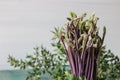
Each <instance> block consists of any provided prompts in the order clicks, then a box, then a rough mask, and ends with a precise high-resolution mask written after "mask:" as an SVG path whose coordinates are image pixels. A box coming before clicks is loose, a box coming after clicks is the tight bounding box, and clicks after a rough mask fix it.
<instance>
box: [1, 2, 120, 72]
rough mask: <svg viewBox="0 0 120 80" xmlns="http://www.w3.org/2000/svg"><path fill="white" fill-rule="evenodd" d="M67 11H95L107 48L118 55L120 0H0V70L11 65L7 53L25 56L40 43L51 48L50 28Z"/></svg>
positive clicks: (61, 23) (63, 18)
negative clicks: (104, 27)
mask: <svg viewBox="0 0 120 80" xmlns="http://www.w3.org/2000/svg"><path fill="white" fill-rule="evenodd" d="M70 11H73V12H75V13H77V14H78V15H81V14H82V13H84V12H86V13H87V14H88V16H90V15H91V14H92V13H93V12H95V14H96V16H98V17H99V18H100V20H99V22H98V27H99V28H100V30H101V31H102V28H103V26H106V28H107V35H106V38H105V45H106V47H107V49H111V50H112V52H113V53H115V54H116V55H118V56H119V57H120V54H119V52H120V43H119V41H120V32H119V31H120V0H99V1H98V0H0V70H9V69H13V68H12V67H10V66H9V64H8V63H7V58H8V55H12V56H14V57H16V58H23V59H24V58H25V55H27V54H32V53H33V51H34V50H33V48H34V47H36V46H40V45H41V44H43V45H44V46H45V47H47V48H48V49H50V50H51V49H52V47H51V46H50V43H51V38H52V33H51V32H50V31H51V30H53V29H54V27H63V26H64V24H65V23H66V22H67V20H66V17H68V16H69V12H70Z"/></svg>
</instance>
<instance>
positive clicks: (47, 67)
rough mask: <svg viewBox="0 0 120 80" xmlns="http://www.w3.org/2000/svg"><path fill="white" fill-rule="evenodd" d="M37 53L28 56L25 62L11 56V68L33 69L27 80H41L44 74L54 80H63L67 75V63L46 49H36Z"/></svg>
mask: <svg viewBox="0 0 120 80" xmlns="http://www.w3.org/2000/svg"><path fill="white" fill-rule="evenodd" d="M34 50H35V52H34V54H32V55H27V57H26V59H25V60H22V59H20V60H17V59H15V58H14V57H12V56H9V58H8V62H9V63H10V64H11V66H14V67H19V68H20V69H31V70H32V71H29V72H28V76H27V78H26V80H41V75H42V74H46V73H47V74H49V75H50V76H51V78H53V79H54V80H58V78H59V77H60V78H61V80H63V77H64V74H65V71H66V69H65V66H64V65H65V61H64V60H63V59H62V58H61V56H60V54H58V53H52V54H51V53H50V52H49V51H48V50H46V49H45V48H44V47H41V50H40V49H39V48H38V47H37V48H34ZM61 74H62V75H61Z"/></svg>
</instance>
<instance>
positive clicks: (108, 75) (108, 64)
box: [98, 47, 120, 80]
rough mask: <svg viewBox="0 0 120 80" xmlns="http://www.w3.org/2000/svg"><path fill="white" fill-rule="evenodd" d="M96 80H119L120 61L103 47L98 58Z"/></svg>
mask: <svg viewBox="0 0 120 80" xmlns="http://www.w3.org/2000/svg"><path fill="white" fill-rule="evenodd" d="M98 80H120V59H119V57H118V56H115V55H114V54H113V53H112V52H111V50H105V47H103V48H102V54H101V57H100V65H99V68H98Z"/></svg>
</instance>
